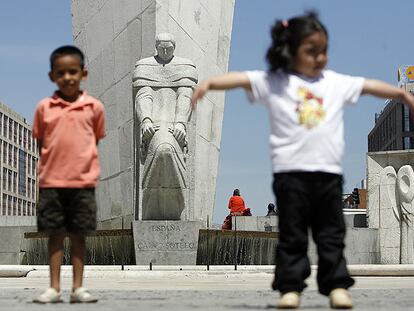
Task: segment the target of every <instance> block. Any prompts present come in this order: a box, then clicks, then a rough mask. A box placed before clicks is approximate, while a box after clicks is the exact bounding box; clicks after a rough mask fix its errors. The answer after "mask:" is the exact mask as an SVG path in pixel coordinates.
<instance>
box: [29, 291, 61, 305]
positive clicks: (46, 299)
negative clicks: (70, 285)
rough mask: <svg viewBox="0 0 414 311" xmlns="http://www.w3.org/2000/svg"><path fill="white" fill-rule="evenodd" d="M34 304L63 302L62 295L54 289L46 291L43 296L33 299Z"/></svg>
mask: <svg viewBox="0 0 414 311" xmlns="http://www.w3.org/2000/svg"><path fill="white" fill-rule="evenodd" d="M33 302H34V303H59V302H63V300H62V298H61V293H60V292H58V291H57V290H56V289H54V288H48V289H46V290H45V291H44V292H43V293H42V294H40V295H39V296H37V297H36V298H35V299H33Z"/></svg>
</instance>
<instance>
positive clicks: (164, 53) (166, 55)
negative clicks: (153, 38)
mask: <svg viewBox="0 0 414 311" xmlns="http://www.w3.org/2000/svg"><path fill="white" fill-rule="evenodd" d="M156 48H157V54H158V57H159V58H161V59H162V60H164V61H169V60H171V58H172V57H173V56H174V50H175V47H174V45H173V44H172V42H170V41H161V42H159V43H158V44H157V46H156Z"/></svg>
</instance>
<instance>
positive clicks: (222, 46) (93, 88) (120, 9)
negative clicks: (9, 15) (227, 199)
mask: <svg viewBox="0 0 414 311" xmlns="http://www.w3.org/2000/svg"><path fill="white" fill-rule="evenodd" d="M234 5H235V0H209V1H207V2H206V1H205V0H191V1H182V0H122V1H118V0H105V1H92V0H71V11H72V12H71V13H72V25H73V26H72V32H73V39H74V44H75V45H76V46H78V47H80V48H81V49H82V50H83V52H84V53H85V56H86V59H85V65H86V67H87V68H88V70H89V75H88V79H87V80H86V81H85V85H84V87H85V88H86V89H87V90H88V93H90V94H91V95H92V96H95V97H97V98H99V99H100V100H101V101H102V103H103V104H104V106H105V111H106V136H105V138H104V139H102V141H100V142H99V156H100V163H101V168H102V171H101V179H100V181H99V185H98V188H97V192H96V194H97V203H98V215H97V218H98V228H99V229H121V228H130V226H131V223H132V221H133V220H134V219H135V218H137V219H138V220H142V219H144V218H147V219H148V218H160V217H159V216H156V215H154V214H152V213H153V212H155V210H152V209H151V210H145V209H144V210H142V204H141V202H140V200H142V199H144V201H145V200H146V198H148V200H149V202H152V200H153V198H154V196H152V195H151V194H148V196H145V198H144V194H143V193H142V192H140V193H139V191H140V190H142V189H141V187H142V179H140V178H141V177H142V175H141V176H140V175H139V174H136V173H137V172H139V173H142V170H144V169H146V168H148V171H150V170H152V167H150V166H147V167H146V168H144V166H143V165H142V163H139V162H137V158H138V156H139V153H141V152H144V153H145V152H146V153H151V152H152V149H151V148H152V146H151V144H149V145H147V146H142V148H141V146H139V145H138V144H139V142H141V140H142V138H143V137H142V138H141V137H137V136H139V135H141V133H140V132H139V131H138V130H137V127H138V126H140V123H139V120H138V116H137V114H136V111H134V106H135V96H131V95H132V94H133V86H132V83H131V81H132V79H133V75H134V70H135V66H134V65H135V64H136V62H137V60H139V59H145V58H148V57H150V56H152V55H154V44H155V41H154V39H155V37H156V35H157V34H159V33H171V34H173V35H174V37H175V41H176V48H175V54H176V55H178V56H181V57H185V58H186V59H190V60H191V61H192V63H194V64H195V65H196V67H197V72H198V77H199V79H200V80H204V79H206V78H207V77H210V76H213V75H216V74H220V73H224V72H226V71H227V66H228V60H229V53H230V41H231V31H232V20H233V12H234ZM166 91H167V92H169V91H168V90H166ZM224 97H225V95H224V93H216V92H213V93H210V94H208V95H207V96H206V97H205V98H204V99H203V101H202V103H201V104H200V105H199V106H198V108H197V110H196V111H194V112H193V115H192V116H191V119H190V122H189V123H187V125H188V127H187V128H186V129H185V134H186V141H185V140H182V141H181V142H177V143H178V147H177V146H176V142H175V141H174V140H172V145H175V147H171V148H174V152H176V154H175V155H174V157H175V158H176V159H177V160H179V159H182V160H185V161H186V162H185V163H184V162H183V164H185V165H181V164H180V165H179V166H177V167H176V168H175V170H176V171H177V172H184V167H185V175H184V176H182V178H181V179H180V178H178V179H177V178H176V177H177V176H176V177H174V179H172V180H170V183H172V184H173V185H174V187H176V185H177V184H179V185H181V186H180V187H181V188H182V189H184V191H181V194H179V193H178V194H177V193H176V194H174V196H177V197H178V199H179V200H182V201H183V202H184V204H177V209H172V208H171V209H169V210H168V211H164V212H163V213H164V216H166V218H168V219H172V218H177V215H178V214H180V217H179V218H178V219H182V220H184V219H185V220H202V221H203V222H204V223H205V222H206V220H207V217H209V218H210V220H211V218H212V214H213V205H214V199H215V187H216V177H217V169H218V160H219V153H220V140H221V130H222V121H223V113H224ZM196 120H197V122H196ZM154 124H155V123H154ZM155 125H157V124H155ZM177 127H180V125H178V126H177ZM174 130H176V131H179V132H181V133H183V131H182V130H180V129H178V128H175V129H174ZM161 131H162V130H161V129H160V130H159V131H156V132H155V135H156V136H157V137H154V139H155V140H157V139H158V136H160V134H161ZM146 132H147V134H151V130H148V131H146ZM176 135H180V136H181V137H183V135H182V134H177V133H176ZM155 140H154V142H155ZM179 140H181V138H180V137H179ZM144 141H145V139H144ZM180 143H184V144H187V146H184V148H182V147H183V146H182V145H181V146H180ZM154 145H155V144H154ZM164 147H165V146H164ZM145 148H148V149H145ZM194 148H195V149H194ZM159 151H160V150H159ZM161 159H164V157H157V160H161ZM165 159H168V156H167V157H165ZM191 161H193V163H190V162H191ZM176 163H179V162H176ZM148 164H149V163H148ZM192 176H193V177H192ZM144 182H148V185H150V184H152V183H153V182H155V180H153V179H152V180H149V179H144ZM184 182H185V186H183V183H184ZM148 189H149V188H148ZM151 189H153V188H151ZM174 192H175V191H174ZM151 204H152V203H151ZM180 209H182V211H180ZM173 210H174V212H173V214H174V215H166V213H170V211H173ZM143 212H145V215H143V214H142V213H143ZM147 212H148V213H149V214H147ZM157 213H158V212H157Z"/></svg>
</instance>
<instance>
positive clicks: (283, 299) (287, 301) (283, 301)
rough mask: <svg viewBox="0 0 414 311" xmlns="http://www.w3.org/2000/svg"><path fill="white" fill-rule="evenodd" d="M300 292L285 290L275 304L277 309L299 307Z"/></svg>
mask: <svg viewBox="0 0 414 311" xmlns="http://www.w3.org/2000/svg"><path fill="white" fill-rule="evenodd" d="M299 303H300V293H298V292H287V293H284V294H282V296H280V299H279V302H278V304H277V308H278V309H296V308H298V307H299Z"/></svg>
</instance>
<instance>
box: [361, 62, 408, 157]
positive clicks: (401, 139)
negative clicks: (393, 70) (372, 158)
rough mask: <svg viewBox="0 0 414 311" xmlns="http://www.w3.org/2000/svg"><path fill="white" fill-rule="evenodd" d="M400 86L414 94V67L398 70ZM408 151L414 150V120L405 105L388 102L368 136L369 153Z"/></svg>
mask: <svg viewBox="0 0 414 311" xmlns="http://www.w3.org/2000/svg"><path fill="white" fill-rule="evenodd" d="M398 86H399V87H401V88H404V89H405V90H407V91H409V92H412V93H414V66H401V67H400V68H399V69H398ZM407 149H414V118H413V116H411V115H410V111H409V109H408V108H407V107H406V106H405V105H404V104H403V103H401V102H399V101H396V100H387V101H386V107H385V108H384V110H383V111H382V112H381V113H380V114H378V115H377V114H376V115H375V126H374V128H373V129H372V130H371V132H370V133H369V134H368V152H376V151H390V150H407Z"/></svg>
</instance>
